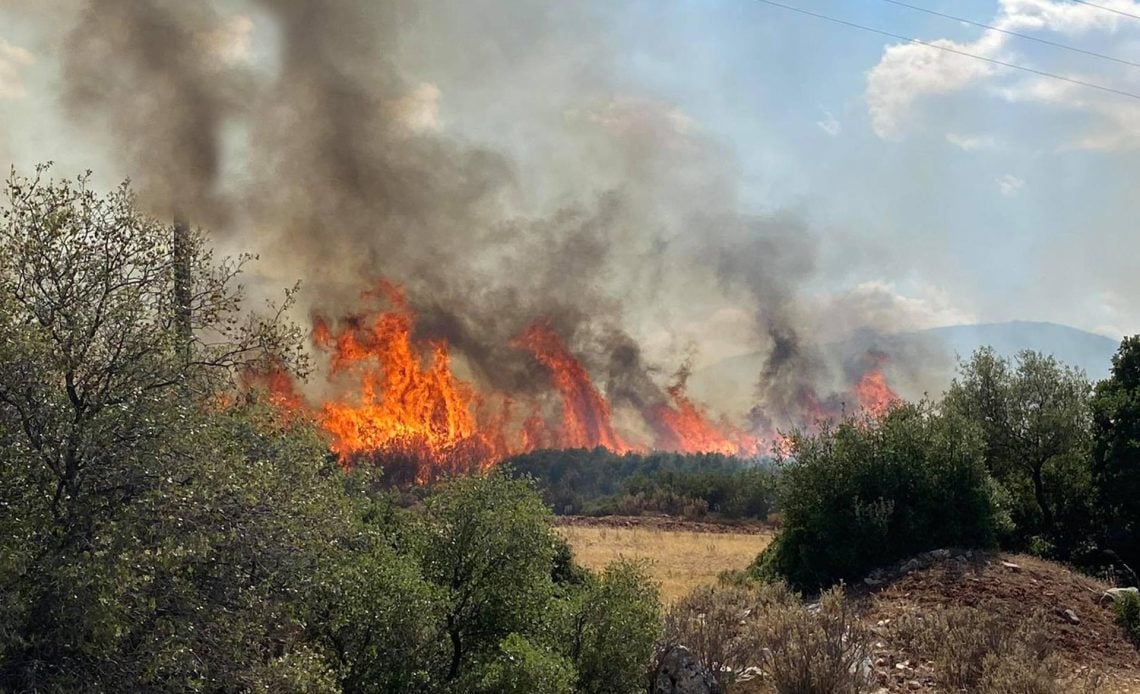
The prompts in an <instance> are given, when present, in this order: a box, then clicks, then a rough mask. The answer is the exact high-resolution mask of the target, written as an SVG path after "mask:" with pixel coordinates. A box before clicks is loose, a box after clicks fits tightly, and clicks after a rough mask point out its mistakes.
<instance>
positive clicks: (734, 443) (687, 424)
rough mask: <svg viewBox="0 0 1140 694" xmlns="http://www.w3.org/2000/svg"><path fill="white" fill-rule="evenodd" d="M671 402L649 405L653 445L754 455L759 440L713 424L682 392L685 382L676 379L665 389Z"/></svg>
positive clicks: (729, 426) (696, 451)
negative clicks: (653, 436)
mask: <svg viewBox="0 0 1140 694" xmlns="http://www.w3.org/2000/svg"><path fill="white" fill-rule="evenodd" d="M666 392H667V393H668V394H669V397H670V398H671V399H672V401H673V403H672V405H670V404H668V403H662V404H660V405H656V406H654V407H652V408H649V412H648V413H647V418H648V419H649V422H650V424H651V425H652V426H653V428H654V431H655V433H656V435H657V436H656V441H655V443H656V446H655V447H656V448H657V449H658V450H664V451H676V452H678V453H723V454H725V455H755V454H757V453H759V452H760V449H761V443H760V440H759V439H757V438H755V437H750V436H748V435H747V434H745V433H744V432H743V431H741V430H739V429H737V428H736V427H733V426H732V425H730V424H727V423H722V424H721V425H720V426H717V425H716V424H714V423H713V422H712V421H711V420H710V419H709V418H708V415H707V414H705V412H704V410H703V409H702V408H701V407H700V406H699V405H698V404H697V403H695V402H693V401H692V399H690V398H689V396H688V395H687V394H686V393H685V381H684V379H682V380H679V381H678V382H677V383H675V384H673V385H672V386H670V387H669V388H667V389H666Z"/></svg>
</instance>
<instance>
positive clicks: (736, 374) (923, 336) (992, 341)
mask: <svg viewBox="0 0 1140 694" xmlns="http://www.w3.org/2000/svg"><path fill="white" fill-rule="evenodd" d="M987 345H988V346H990V347H993V348H994V350H995V351H996V352H997V353H998V354H1000V355H1003V356H1006V357H1012V356H1014V355H1016V354H1017V353H1018V352H1020V351H1022V350H1033V351H1037V352H1042V353H1044V354H1051V355H1053V356H1054V357H1055V358H1056V359H1057V360H1059V361H1061V362H1063V363H1065V364H1068V365H1070V366H1075V367H1077V368H1080V369H1082V370H1084V372H1085V373H1086V374H1087V375H1088V377H1089V378H1090V379H1093V380H1100V379H1103V378H1106V377H1107V376H1108V373H1109V370H1110V369H1111V367H1112V357H1113V355H1114V354H1115V353H1116V350H1117V348H1118V347H1119V342H1118V341H1117V340H1114V339H1112V338H1110V337H1106V336H1104V335H1098V334H1096V333H1092V332H1088V331H1086V330H1081V329H1079V328H1074V327H1071V326H1067V325H1061V324H1058V323H1047V322H1039V321H1007V322H1002V323H981V324H972V325H950V326H944V327H940V328H928V329H925V330H915V331H908V332H901V333H889V334H883V333H877V332H873V331H858V332H856V333H855V334H853V335H851V336H850V337H849V338H847V339H845V340H843V341H841V342H837V343H830V344H825V345H822V346H821V349H822V351H823V352H825V353H826V354H828V355H829V356H831V357H832V358H834V359H836V360H838V361H839V362H841V363H853V362H854V361H855V360H857V359H858V358H859V357H860V355H863V354H865V353H866V352H867V351H868V350H879V351H882V352H885V353H886V354H887V355H888V356H889V357H890V359H889V362H888V363H887V366H886V372H887V377H888V381H889V382H890V383H891V385H892V386H893V387H894V388H895V389H896V390H897V391H898V392H899V394H900V395H902V396H903V397H905V398H908V399H912V398H917V397H921V396H922V395H923V394H930V395H932V396H937V395H939V394H940V393H941V392H942V391H943V390H944V389H945V388H946V387H947V386H948V385H949V384H950V380H951V379H952V378H953V377H954V371H955V368H956V365H957V359H958V358H959V357H960V358H963V359H964V358H968V357H969V356H970V355H971V354H973V353H974V351H975V350H977V349H978V348H980V347H984V346H987ZM765 357H766V354H765V353H763V352H753V353H750V354H742V355H739V356H735V357H730V358H728V359H724V360H722V361H719V362H716V363H714V364H711V365H709V366H706V367H704V368H701V369H698V370H697V371H695V372H694V373H693V375H692V377H691V379H690V380H689V389H690V392H691V393H692V394H693V395H694V396H695V397H696V398H697V399H698V400H701V401H704V402H706V403H712V404H715V405H716V409H718V410H722V411H725V412H744V411H747V409H748V408H749V407H750V405H751V403H753V402H754V397H753V393H754V391H755V385H756V379H757V376H758V375H759V374H760V372H761V369H762V368H763V365H764V360H765Z"/></svg>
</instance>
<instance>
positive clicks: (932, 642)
mask: <svg viewBox="0 0 1140 694" xmlns="http://www.w3.org/2000/svg"><path fill="white" fill-rule="evenodd" d="M897 629H898V632H897V633H899V634H900V636H901V637H902V640H903V642H904V643H905V644H906V647H907V648H908V649H910V650H912V651H914V652H920V653H925V654H929V655H930V657H931V658H932V659H933V661H934V676H935V680H936V681H937V682H938V684H939V686H940V687H942V688H943V689H945V690H947V691H970V692H981V693H982V694H1013V693H1015V692H1016V693H1017V694H1054V693H1055V692H1058V691H1060V689H1059V685H1058V684H1057V662H1056V660H1055V659H1054V657H1053V656H1052V654H1051V650H1050V648H1049V645H1048V641H1047V639H1046V631H1045V629H1046V627H1045V626H1044V623H1043V620H1042V618H1041V616H1040V615H1035V616H1032V617H1030V618H1029V619H1017V620H1013V619H1010V618H1008V617H1005V616H1004V615H1002V614H1001V613H1000V612H999V611H997V610H996V609H988V608H987V607H985V606H983V607H980V608H975V607H960V608H948V609H945V610H942V611H940V612H937V613H935V614H933V615H930V616H928V617H925V618H923V617H918V616H908V617H906V618H904V619H903V620H902V622H901V623H900V624H899V626H898V627H897Z"/></svg>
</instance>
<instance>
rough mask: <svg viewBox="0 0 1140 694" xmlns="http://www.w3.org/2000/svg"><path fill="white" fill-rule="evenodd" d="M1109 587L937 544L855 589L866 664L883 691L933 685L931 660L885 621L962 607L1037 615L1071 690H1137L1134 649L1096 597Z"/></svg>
mask: <svg viewBox="0 0 1140 694" xmlns="http://www.w3.org/2000/svg"><path fill="white" fill-rule="evenodd" d="M1109 587H1110V586H1107V585H1105V584H1103V583H1101V582H1099V581H1096V580H1093V579H1091V578H1088V577H1086V576H1084V575H1082V574H1079V573H1076V572H1074V571H1072V570H1070V569H1068V568H1066V567H1064V566H1061V565H1059V564H1054V563H1051V562H1046V561H1042V560H1039V559H1035V558H1033V557H1028V556H1021V555H1012V556H1011V555H1000V554H979V553H973V552H951V551H948V550H942V551H936V552H929V553H926V554H924V555H921V556H920V557H917V558H915V559H913V560H910V561H908V562H905V563H903V564H900V565H897V566H896V567H894V568H893V569H892V570H889V571H880V572H877V573H876V574H873V575H872V576H870V577H869V578H868V580H867V581H865V582H864V585H863V586H861V587H860V588H859V589H858V591H857V592H859V593H861V594H862V598H863V601H864V613H863V614H864V618H865V620H866V622H867V623H868V624H869V625H870V626H871V629H872V633H873V635H874V638H875V641H874V652H873V655H872V657H873V661H874V669H875V673H876V676H877V678H878V679H879V683H880V684H881V685H882V686H883V688H884V689H885V691H889V692H903V691H908V692H909V691H919V692H922V691H937V690H936V688H935V687H934V680H933V677H932V671H933V669H932V666H933V664H932V662H931V661H930V660H928V659H926V658H924V657H923V654H921V653H910V652H907V651H906V649H905V648H904V647H903V646H902V645H901V644H899V643H898V639H897V630H896V629H894V628H892V627H893V626H894V625H895V624H897V623H898V621H899V620H900V619H903V618H905V617H906V616H907V615H912V616H913V615H920V616H921V615H924V614H929V613H931V612H933V611H934V610H936V609H938V608H942V607H946V606H969V607H980V608H984V609H986V610H988V611H997V612H999V613H1000V614H1002V615H1003V616H1005V617H1007V618H1008V619H1010V620H1011V621H1014V622H1016V621H1017V620H1025V619H1030V618H1033V617H1036V618H1038V619H1041V620H1043V624H1044V627H1045V628H1044V633H1045V635H1046V639H1047V640H1048V643H1049V645H1050V646H1051V647H1052V650H1053V651H1054V652H1055V653H1056V654H1057V656H1058V658H1059V659H1060V661H1061V663H1062V671H1063V673H1064V674H1063V677H1064V679H1065V681H1066V682H1067V683H1068V686H1069V687H1070V690H1071V691H1074V692H1081V691H1088V692H1106V693H1116V692H1140V651H1137V649H1136V647H1135V646H1133V645H1132V644H1131V643H1129V642H1128V641H1127V640H1126V639H1125V638H1124V635H1123V634H1122V632H1121V629H1120V627H1119V626H1118V625H1117V624H1116V622H1115V621H1114V613H1113V611H1112V609H1111V607H1110V605H1109V604H1108V603H1109V602H1110V601H1109V600H1106V599H1104V594H1105V591H1106V589H1108V588H1109Z"/></svg>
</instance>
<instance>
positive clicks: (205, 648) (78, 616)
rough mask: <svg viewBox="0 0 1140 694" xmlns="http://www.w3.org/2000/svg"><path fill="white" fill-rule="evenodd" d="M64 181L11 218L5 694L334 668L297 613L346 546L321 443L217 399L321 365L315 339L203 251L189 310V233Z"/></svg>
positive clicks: (2, 520) (242, 679) (0, 408)
mask: <svg viewBox="0 0 1140 694" xmlns="http://www.w3.org/2000/svg"><path fill="white" fill-rule="evenodd" d="M43 173H44V170H43V169H40V170H38V171H37V175H36V176H35V177H32V178H22V177H19V176H16V175H14V174H13V176H12V177H11V178H10V179H9V181H8V182H7V187H6V193H7V204H6V205H5V206H4V207H3V208H2V209H0V450H3V451H4V453H3V456H4V457H3V461H2V462H3V468H2V472H0V474H2V475H3V479H2V480H0V482H2V484H0V486H2V487H3V488H4V491H3V492H0V494H2V495H3V496H2V497H0V503H2V510H3V513H2V514H0V525H2V526H3V529H4V530H5V531H6V532H5V533H4V535H3V537H0V556H3V557H5V559H3V560H0V594H3V595H4V596H5V597H4V598H3V599H2V601H0V610H2V611H3V617H4V620H3V621H4V625H3V627H0V688H10V689H15V690H21V691H22V690H25V689H32V690H45V691H51V690H60V689H62V690H70V691H83V690H102V691H106V690H137V689H142V688H150V689H154V688H169V689H175V690H193V689H202V688H221V689H242V688H256V687H257V686H259V685H258V683H259V682H264V681H265V680H264V678H272V677H287V678H295V677H297V676H299V675H298V673H299V672H301V671H302V670H304V669H305V668H308V667H309V666H310V665H313V664H314V663H315V662H316V660H314V659H313V658H311V657H308V656H306V655H305V654H304V648H303V646H302V645H301V644H299V643H297V639H296V638H295V637H294V634H295V633H297V631H298V630H297V629H296V628H295V624H296V622H295V619H296V617H297V616H298V615H299V613H301V612H303V607H304V606H303V605H288V604H287V603H290V602H291V601H293V600H294V598H295V597H296V596H298V595H304V594H305V592H306V589H305V584H306V581H308V580H309V579H310V578H311V577H313V576H319V575H320V573H319V571H317V567H319V566H320V565H321V563H322V562H323V561H324V558H323V555H322V550H321V549H320V548H322V547H325V546H328V544H329V542H330V541H332V540H333V538H335V537H336V536H337V535H338V534H339V533H341V532H342V531H343V527H342V525H341V520H343V519H344V518H345V515H344V514H343V513H341V512H340V511H339V510H338V502H337V500H336V499H337V497H336V495H335V493H334V492H335V490H336V489H337V486H336V485H335V484H334V485H333V486H330V485H329V483H328V480H329V476H328V474H327V470H326V468H328V463H327V461H326V456H325V455H324V454H323V450H322V449H323V446H322V445H321V444H320V442H319V441H318V440H317V438H316V437H315V434H314V433H313V432H312V430H311V428H306V427H305V426H302V425H298V426H296V427H284V428H283V427H281V426H280V425H279V423H278V422H276V421H275V419H274V418H273V417H272V416H268V415H267V414H266V413H265V412H264V411H263V410H259V409H258V408H257V407H255V406H253V405H254V404H253V403H249V406H246V405H243V404H242V403H239V402H234V403H233V405H232V406H224V405H223V402H224V401H223V400H219V399H218V398H219V396H220V395H222V394H224V393H226V392H230V391H232V388H231V386H232V384H233V381H234V376H235V373H236V372H238V371H239V370H241V369H244V368H247V367H249V366H250V365H252V364H256V363H258V362H259V361H262V360H271V361H273V362H274V363H275V364H283V365H287V366H289V365H293V366H300V365H302V361H301V360H300V359H298V354H299V352H298V349H299V341H298V338H299V331H297V329H296V328H295V327H293V326H290V325H288V324H287V323H284V322H283V321H281V320H280V314H279V313H277V314H275V315H272V316H270V317H269V319H267V320H262V319H259V318H257V317H255V316H253V315H251V314H246V313H244V312H243V310H242V295H241V292H240V291H239V290H238V289H237V288H235V286H234V285H235V278H236V276H237V274H238V273H239V272H240V270H241V267H242V263H243V262H244V260H243V259H237V260H232V261H230V260H223V261H217V262H215V260H214V259H213V258H212V256H211V255H210V253H209V252H207V251H206V250H205V248H204V245H203V240H202V237H201V235H200V234H192V235H190V236H189V238H188V239H187V244H188V246H187V255H186V262H187V263H188V264H189V267H190V269H191V276H192V278H193V283H192V285H191V286H190V287H189V288H188V289H189V292H188V293H184V294H182V295H181V296H183V300H184V301H185V304H184V305H177V304H176V301H175V299H174V297H175V296H176V293H175V291H174V290H175V283H176V282H175V277H176V275H177V274H179V271H178V270H177V269H176V267H175V264H174V261H173V256H174V253H173V249H172V230H171V228H170V226H168V225H164V224H161V223H159V222H157V221H155V220H153V219H150V218H148V217H146V216H145V215H144V214H142V213H140V212H139V211H138V209H137V208H136V206H135V201H134V198H133V197H132V195H131V193H130V191H129V189H128V188H127V187H126V186H125V185H124V186H122V187H120V188H119V189H117V190H116V191H114V192H112V193H110V194H109V195H106V196H99V195H96V194H95V193H94V192H93V191H92V190H91V189H90V188H89V187H88V185H87V179H86V177H84V178H80V179H78V180H77V181H76V182H68V181H46V180H44V178H43ZM186 309H189V315H190V318H191V328H192V334H191V339H192V340H193V344H192V345H190V349H187V348H186V347H187V346H186V344H185V339H186V334H185V332H184V330H183V329H182V328H181V327H180V324H179V321H180V320H181V318H182V317H184V316H185V315H186ZM290 653H295V654H296V656H295V657H293V658H292V659H291V660H290V661H289V663H288V665H287V666H286V665H282V669H275V667H274V666H272V663H273V662H274V660H275V659H277V658H278V657H284V656H286V655H289V654H290ZM317 660H319V658H318V659H317ZM313 667H314V669H313V671H312V672H311V673H310V674H312V675H313V677H314V678H316V680H320V679H322V678H323V679H327V677H326V676H327V672H326V671H325V670H324V669H323V667H322V666H320V665H319V664H318V665H313ZM316 680H314V681H316Z"/></svg>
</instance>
